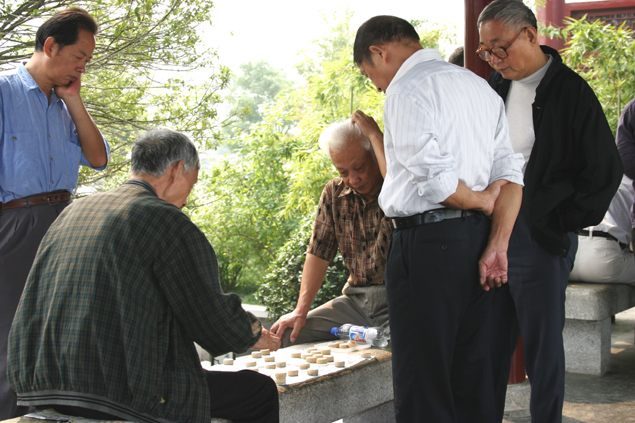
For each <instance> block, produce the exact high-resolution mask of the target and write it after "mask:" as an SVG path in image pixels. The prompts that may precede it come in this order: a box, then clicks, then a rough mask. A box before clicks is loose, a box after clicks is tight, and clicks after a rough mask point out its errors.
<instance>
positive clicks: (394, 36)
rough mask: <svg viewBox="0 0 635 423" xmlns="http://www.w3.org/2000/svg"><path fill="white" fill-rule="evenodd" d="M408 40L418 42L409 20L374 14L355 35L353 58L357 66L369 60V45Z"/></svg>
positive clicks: (417, 35)
mask: <svg viewBox="0 0 635 423" xmlns="http://www.w3.org/2000/svg"><path fill="white" fill-rule="evenodd" d="M403 40H410V41H414V42H417V43H419V42H420V38H419V34H417V31H416V30H415V28H414V27H413V26H412V25H411V24H410V22H408V21H406V20H405V19H401V18H398V17H396V16H385V15H382V16H375V17H374V18H370V19H369V20H367V21H366V22H364V23H363V24H362V26H360V27H359V29H358V30H357V35H356V36H355V45H354V47H353V60H355V64H357V66H359V65H361V64H362V63H363V62H365V61H368V62H370V60H371V59H370V57H371V53H370V47H371V46H376V45H382V44H386V43H389V42H391V41H403Z"/></svg>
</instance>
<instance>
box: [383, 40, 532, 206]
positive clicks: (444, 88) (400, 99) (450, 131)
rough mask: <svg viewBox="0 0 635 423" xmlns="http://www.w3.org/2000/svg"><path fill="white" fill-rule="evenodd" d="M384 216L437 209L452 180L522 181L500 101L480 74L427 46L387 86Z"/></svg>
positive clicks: (481, 183) (470, 183)
mask: <svg viewBox="0 0 635 423" xmlns="http://www.w3.org/2000/svg"><path fill="white" fill-rule="evenodd" d="M384 125H385V132H384V149H385V154H386V169H387V172H386V178H385V180H384V184H383V187H382V190H381V194H380V195H379V205H380V206H381V208H382V209H383V210H384V213H385V214H386V216H389V217H403V216H412V215H414V214H418V213H422V212H424V211H427V210H432V209H438V208H441V207H443V206H441V205H440V203H441V202H442V201H444V200H445V199H446V198H448V197H449V196H450V195H452V194H453V193H454V192H455V191H456V187H457V185H458V183H459V180H460V181H462V182H463V183H464V184H465V185H466V186H467V187H468V188H470V189H472V190H474V191H482V190H484V189H485V188H487V187H488V185H489V184H490V183H492V182H493V181H496V180H498V179H506V180H508V181H510V182H514V183H517V184H520V185H522V184H523V174H522V167H523V157H522V154H515V153H514V152H513V150H512V147H511V142H510V140H509V134H508V132H509V131H508V126H507V119H506V117H505V107H504V104H503V101H502V100H501V98H500V97H499V95H498V94H496V93H495V92H494V91H493V90H492V89H491V88H490V87H489V85H488V84H487V82H486V81H485V80H484V79H483V78H481V77H479V76H477V75H475V74H474V73H472V72H471V71H469V70H466V69H464V68H461V67H458V66H456V65H453V64H449V63H447V62H445V61H444V60H443V58H442V57H441V54H440V53H439V52H438V51H437V50H434V49H424V50H419V51H417V52H416V53H415V54H413V55H412V56H411V57H410V58H408V60H406V61H405V62H404V63H403V65H402V66H401V68H399V71H398V72H397V74H396V75H395V77H394V78H393V80H392V82H391V83H390V85H389V86H388V88H387V89H386V101H385V104H384Z"/></svg>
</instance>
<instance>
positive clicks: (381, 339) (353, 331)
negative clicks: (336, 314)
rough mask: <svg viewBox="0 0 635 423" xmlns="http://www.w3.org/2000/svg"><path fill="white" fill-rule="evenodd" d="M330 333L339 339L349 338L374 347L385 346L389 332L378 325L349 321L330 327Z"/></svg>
mask: <svg viewBox="0 0 635 423" xmlns="http://www.w3.org/2000/svg"><path fill="white" fill-rule="evenodd" d="M331 335H333V336H337V337H339V338H340V339H350V340H352V341H355V342H357V343H364V342H368V343H371V344H373V346H375V347H385V346H386V345H388V340H389V339H390V333H388V331H387V330H385V329H383V328H380V327H371V328H369V327H368V326H355V325H352V324H350V323H347V324H345V325H342V326H340V327H339V328H331Z"/></svg>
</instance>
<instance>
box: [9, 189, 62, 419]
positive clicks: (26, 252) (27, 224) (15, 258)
mask: <svg viewBox="0 0 635 423" xmlns="http://www.w3.org/2000/svg"><path fill="white" fill-rule="evenodd" d="M69 204H70V202H68V201H65V202H62V203H58V204H56V205H48V204H44V205H40V206H34V207H27V208H19V209H11V210H3V211H2V215H0V420H6V419H10V418H13V417H17V416H20V415H23V414H25V413H26V412H27V411H28V410H27V409H26V408H25V407H20V408H18V407H17V405H16V395H15V393H14V392H13V390H12V389H11V387H10V386H9V381H8V380H7V341H8V340H9V330H10V329H11V323H12V322H13V316H14V315H15V310H16V309H17V307H18V302H19V301H20V296H21V295H22V290H23V289H24V284H25V283H26V278H27V276H28V275H29V271H30V270H31V265H32V264H33V259H34V258H35V253H36V252H37V249H38V247H39V245H40V242H41V241H42V238H44V234H46V231H47V230H48V228H49V227H50V226H51V224H52V223H53V221H54V220H55V219H56V218H57V216H58V215H59V214H60V213H61V212H62V210H63V209H64V208H65V207H66V206H68V205H69Z"/></svg>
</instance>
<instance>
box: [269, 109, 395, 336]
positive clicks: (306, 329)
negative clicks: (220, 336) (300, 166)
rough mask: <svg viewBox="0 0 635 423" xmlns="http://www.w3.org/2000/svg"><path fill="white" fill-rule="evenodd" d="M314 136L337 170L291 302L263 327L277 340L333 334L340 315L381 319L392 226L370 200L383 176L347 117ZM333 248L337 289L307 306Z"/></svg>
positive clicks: (384, 318) (383, 323)
mask: <svg viewBox="0 0 635 423" xmlns="http://www.w3.org/2000/svg"><path fill="white" fill-rule="evenodd" d="M360 113H361V112H360ZM364 116H365V115H364ZM365 117H366V116H365ZM366 118H367V119H369V120H370V118H368V117H366ZM353 119H355V117H354V118H353ZM372 123H373V124H374V122H372ZM375 127H376V125H375ZM376 130H377V131H379V128H376ZM319 144H320V148H322V150H323V151H324V152H325V153H326V155H327V156H329V157H330V158H331V161H332V162H333V165H334V166H335V169H336V170H337V171H338V172H339V174H340V176H339V177H338V178H335V179H333V180H331V181H330V182H329V183H328V184H326V187H325V188H324V191H323V192H322V196H321V198H320V203H319V206H318V210H317V215H316V218H315V226H314V229H313V235H312V236H311V241H310V244H309V248H308V251H307V254H306V261H305V263H304V270H303V272H302V283H301V287H300V296H299V298H298V303H297V306H296V308H295V309H294V310H293V311H292V312H291V313H288V314H286V315H284V316H282V317H281V318H280V319H279V320H278V321H277V322H276V323H274V324H273V326H272V327H271V331H272V332H273V333H275V334H277V335H278V336H280V337H281V338H282V345H283V346H288V345H290V344H294V343H305V342H313V341H320V340H331V339H334V337H333V336H332V335H331V328H332V327H336V326H341V325H342V324H345V323H353V324H356V325H364V326H380V327H387V326H388V308H387V305H386V289H385V285H384V268H385V265H386V257H387V255H388V247H389V245H390V235H391V233H392V226H391V223H390V219H388V218H386V216H384V212H383V211H382V210H381V209H380V208H379V204H378V203H377V197H378V195H379V191H380V190H381V187H382V183H383V178H382V176H381V173H380V171H379V166H378V164H377V160H376V158H375V155H374V153H373V149H372V146H371V144H370V142H369V141H368V140H367V139H366V138H364V137H363V136H362V134H361V132H360V130H359V128H358V127H357V126H356V125H355V123H353V122H351V121H347V122H342V123H336V124H334V125H331V126H330V127H329V128H327V129H326V130H325V131H324V133H323V134H322V136H321V137H320V141H319ZM338 248H339V250H340V252H341V253H342V257H343V258H344V263H345V264H346V267H347V268H348V270H349V272H350V276H349V278H348V281H347V282H346V285H345V286H344V289H343V290H342V296H340V297H337V298H335V299H334V300H332V301H329V302H327V303H326V304H323V305H322V306H320V307H318V308H316V309H314V310H312V311H309V309H310V307H311V304H312V303H313V300H314V299H315V296H316V294H317V292H318V290H319V289H320V287H321V285H322V282H323V280H324V276H325V275H326V269H327V268H328V265H329V263H330V262H331V260H332V259H333V257H335V254H336V253H337V250H338Z"/></svg>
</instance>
